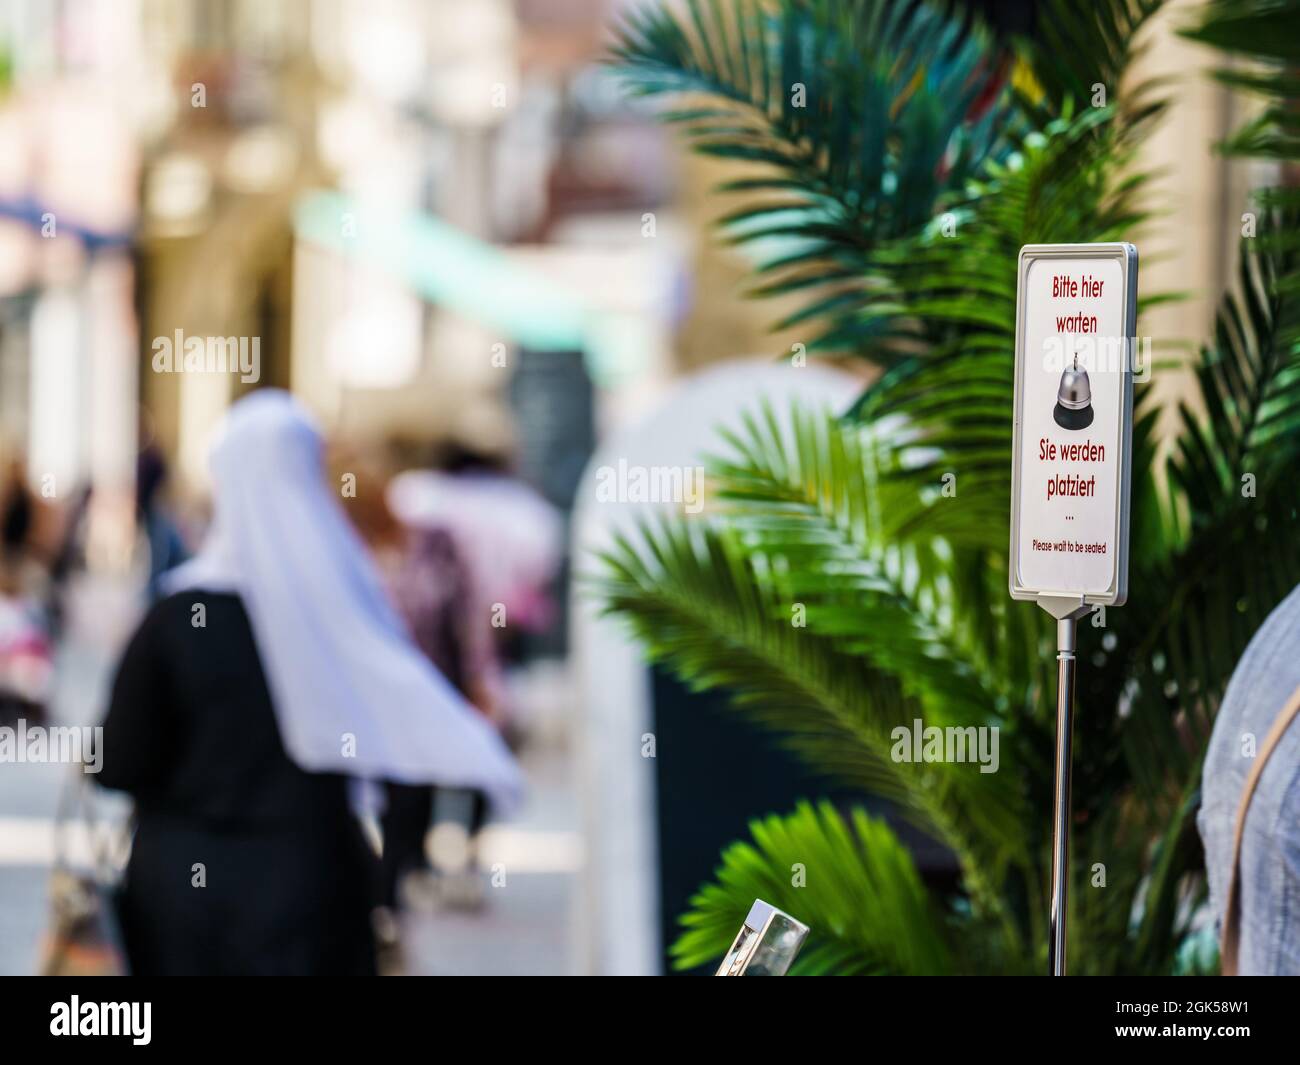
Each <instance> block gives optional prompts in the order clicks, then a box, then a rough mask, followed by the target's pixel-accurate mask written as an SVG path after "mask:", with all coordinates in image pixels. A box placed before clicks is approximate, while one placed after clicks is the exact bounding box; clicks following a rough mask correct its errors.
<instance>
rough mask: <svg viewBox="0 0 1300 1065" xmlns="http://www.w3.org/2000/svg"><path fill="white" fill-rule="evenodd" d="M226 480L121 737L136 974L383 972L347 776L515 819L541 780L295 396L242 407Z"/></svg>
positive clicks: (216, 462)
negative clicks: (401, 597) (414, 599)
mask: <svg viewBox="0 0 1300 1065" xmlns="http://www.w3.org/2000/svg"><path fill="white" fill-rule="evenodd" d="M212 475H213V482H214V503H215V513H214V518H213V528H212V529H211V531H210V534H209V538H208V540H207V542H206V543H205V545H204V547H203V549H202V550H201V551H200V552H199V554H198V555H197V556H196V557H195V558H194V559H193V560H191V561H190V562H188V563H186V564H185V565H183V566H181V567H180V568H179V569H177V570H176V571H174V573H173V574H171V576H170V577H169V578H168V580H167V581H166V582H165V587H166V588H167V590H168V591H169V594H168V595H167V596H166V598H164V599H162V600H161V601H160V602H159V603H157V604H156V605H155V606H154V607H153V609H152V610H151V611H150V612H149V614H148V615H147V616H146V618H145V620H144V621H143V623H142V624H141V626H140V628H139V630H138V631H137V632H136V634H135V636H134V638H133V639H132V640H131V643H130V645H129V646H128V648H127V650H126V653H125V655H124V657H123V660H122V663H121V665H120V667H119V671H118V676H117V679H116V682H115V684H114V688H113V695H112V701H111V705H110V708H109V712H108V716H107V719H106V721H105V725H104V736H103V751H104V757H103V769H102V772H101V774H100V777H99V779H100V782H101V783H102V784H105V785H106V786H108V787H112V788H119V789H122V790H125V791H128V792H130V793H131V794H132V795H133V796H134V797H135V799H136V812H137V829H136V833H135V841H134V845H133V849H132V854H131V859H130V862H129V864H128V867H127V873H126V884H125V897H124V904H123V918H124V920H123V924H124V931H125V936H126V943H127V952H128V956H129V958H130V961H131V965H132V970H133V971H134V972H143V973H364V972H372V971H374V949H373V938H372V932H371V927H370V923H369V921H370V908H371V904H372V902H373V901H374V899H373V883H374V882H373V879H372V873H373V870H372V868H371V864H370V863H371V861H372V857H373V856H372V855H371V854H370V852H369V851H368V848H367V847H366V845H365V843H364V840H363V837H362V835H361V832H360V830H359V826H358V823H357V821H356V819H355V818H354V817H353V816H352V812H351V810H350V808H349V807H350V804H349V799H348V794H349V789H348V786H347V785H348V778H349V777H351V778H356V779H361V780H387V781H396V782H399V783H406V784H428V783H432V782H441V783H447V784H454V785H459V786H472V787H476V788H480V789H482V790H483V791H484V792H485V793H486V794H487V795H488V796H489V797H490V799H491V801H492V802H493V804H494V805H496V806H503V807H504V806H509V805H512V804H513V803H514V802H515V801H516V800H517V799H518V797H519V795H520V792H521V779H520V776H519V773H518V770H517V768H516V766H515V764H514V761H513V759H512V758H511V757H510V755H509V753H508V752H507V751H506V749H505V747H504V745H503V744H502V743H501V741H500V739H499V738H498V736H497V735H496V734H495V732H494V731H493V730H492V729H491V728H490V727H488V726H487V725H486V724H485V723H484V722H483V721H482V719H481V718H480V717H479V715H478V714H477V713H476V712H475V711H474V710H473V709H472V708H471V707H469V706H468V705H467V704H466V703H465V701H464V699H462V698H461V697H460V695H459V694H458V693H457V692H456V691H455V689H454V688H453V687H452V686H451V685H450V684H449V683H448V682H447V681H446V680H445V679H444V678H443V677H441V676H440V675H439V674H438V672H437V671H436V670H435V669H434V668H433V667H432V666H431V665H430V664H429V663H428V661H427V660H426V659H425V658H424V656H423V655H421V654H420V653H419V651H418V649H417V648H416V647H415V646H414V644H413V643H412V642H411V640H410V638H409V636H408V635H407V633H406V630H405V627H404V625H403V623H402V622H401V620H400V619H399V617H398V616H397V613H396V612H395V611H394V610H393V608H392V606H391V605H390V603H389V601H388V599H387V597H386V595H385V593H384V591H383V588H382V586H381V582H380V579H379V576H378V574H377V573H376V571H375V568H374V566H373V564H372V563H371V561H370V560H369V558H368V557H367V555H366V552H365V550H364V547H363V545H362V543H361V541H360V540H359V539H358V537H357V535H356V533H355V532H354V530H353V529H352V528H351V526H350V525H349V524H348V522H347V520H346V518H345V516H344V513H343V510H342V508H341V506H340V504H339V502H338V498H337V496H336V495H335V494H334V491H333V490H332V489H331V487H330V486H329V485H328V484H327V482H326V479H325V472H324V467H323V461H322V448H321V440H320V436H319V434H318V432H317V430H316V428H315V427H314V425H313V424H312V422H311V420H310V419H309V418H308V416H307V415H306V414H305V413H304V412H303V411H302V409H301V408H300V407H299V405H298V404H297V403H296V402H295V401H294V400H292V399H291V398H290V397H288V396H287V395H286V394H284V393H282V392H278V391H275V390H262V391H259V392H257V393H254V394H253V395H252V396H250V397H247V398H245V399H243V400H241V401H239V402H238V403H237V404H235V406H234V407H233V408H232V409H231V411H230V413H229V415H228V417H227V420H226V424H225V427H224V432H223V433H222V435H221V436H220V438H219V439H218V442H217V444H216V446H215V447H214V449H213V454H212ZM353 793H354V795H355V789H354V792H353Z"/></svg>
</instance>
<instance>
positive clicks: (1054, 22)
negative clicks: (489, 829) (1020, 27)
mask: <svg viewBox="0 0 1300 1065" xmlns="http://www.w3.org/2000/svg"><path fill="white" fill-rule="evenodd" d="M1162 7H1164V0H1091V2H1090V3H1086V4H1080V3H1078V2H1077V0H1040V3H1039V4H1038V5H1037V7H1036V10H1035V23H1036V28H1035V33H1034V35H1033V38H1032V39H1027V40H1023V41H1021V42H1020V51H1021V54H1022V55H1023V56H1024V57H1025V58H1026V60H1027V61H1028V62H1029V64H1030V66H1031V67H1032V69H1033V72H1034V78H1035V80H1036V81H1037V82H1038V84H1039V85H1040V86H1041V87H1042V90H1043V92H1044V97H1045V98H1044V100H1043V101H1042V102H1041V103H1040V104H1039V105H1038V108H1037V110H1038V111H1039V112H1040V113H1041V114H1043V115H1045V116H1049V117H1050V116H1054V115H1056V114H1058V113H1059V111H1060V108H1061V107H1062V106H1063V105H1065V104H1066V102H1067V101H1073V102H1074V103H1076V104H1083V103H1087V102H1089V101H1091V100H1092V98H1093V95H1094V92H1095V88H1096V87H1097V86H1102V87H1104V88H1105V91H1106V102H1107V103H1118V105H1119V107H1120V116H1121V119H1122V123H1123V125H1124V126H1125V127H1126V128H1127V129H1128V130H1133V129H1135V128H1138V127H1140V126H1142V125H1143V124H1144V123H1146V122H1147V121H1148V120H1150V119H1152V118H1154V117H1156V116H1157V115H1159V113H1160V112H1161V111H1162V110H1163V108H1164V101H1163V100H1155V99H1152V92H1153V91H1154V90H1155V88H1156V87H1157V84H1158V83H1157V82H1154V81H1147V82H1143V83H1140V84H1137V85H1124V84H1123V81H1124V78H1125V77H1126V75H1127V73H1128V71H1129V68H1130V67H1131V65H1132V63H1133V60H1134V59H1135V58H1137V57H1138V56H1139V55H1140V54H1141V53H1142V51H1143V50H1144V49H1145V45H1144V43H1143V36H1142V33H1143V30H1144V29H1145V27H1146V26H1147V24H1148V23H1150V21H1151V19H1152V18H1153V17H1154V16H1155V15H1156V14H1157V13H1158V12H1159V11H1160V9H1161V8H1162Z"/></svg>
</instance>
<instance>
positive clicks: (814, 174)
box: [613, 0, 1013, 350]
mask: <svg viewBox="0 0 1300 1065" xmlns="http://www.w3.org/2000/svg"><path fill="white" fill-rule="evenodd" d="M684 6H685V12H684V13H683V14H681V15H677V14H675V13H674V12H672V11H671V10H669V9H668V8H667V7H664V8H658V7H653V8H646V9H644V10H642V11H641V12H639V13H638V14H635V15H632V16H630V17H629V18H628V19H627V20H626V21H625V23H624V25H623V27H622V29H621V33H620V39H619V42H618V44H617V45H616V46H615V48H614V49H613V57H614V59H615V60H616V61H617V63H618V67H619V70H620V73H621V74H622V76H623V77H624V78H625V79H626V81H627V83H628V84H629V85H630V87H631V89H632V90H633V91H634V92H636V93H638V94H641V95H645V96H659V95H686V96H688V97H692V96H694V97H699V98H701V99H699V100H698V101H691V100H689V99H688V101H687V103H686V106H684V107H682V108H680V109H677V110H670V111H667V112H665V113H664V114H663V117H664V118H665V119H666V120H667V121H670V122H674V123H677V124H678V125H680V126H681V127H682V128H683V130H684V132H685V135H686V137H687V139H688V141H689V143H690V145H691V147H692V148H693V150H695V151H697V152H700V153H702V154H705V155H711V156H717V157H721V158H725V159H733V160H739V161H742V162H745V163H750V164H753V165H754V166H755V167H756V172H755V174H754V176H752V177H746V178H743V179H740V180H736V181H731V182H728V183H726V184H724V185H723V186H721V188H720V189H719V191H721V192H724V193H744V194H746V196H747V197H749V199H748V200H747V202H746V203H745V205H744V206H743V207H741V208H739V209H737V210H735V211H733V212H731V213H730V214H728V215H726V216H725V217H724V218H723V219H721V225H722V227H723V229H724V231H725V233H726V235H727V236H728V238H729V239H730V240H732V241H733V242H735V243H738V244H744V245H747V246H750V247H751V248H752V249H753V250H754V251H755V253H756V254H757V255H758V256H759V258H760V261H761V266H760V274H761V276H762V277H763V282H762V284H761V286H760V287H759V289H758V290H757V292H758V294H761V295H772V294H776V293H779V292H792V291H806V292H808V293H809V295H808V296H807V303H806V305H805V307H804V309H803V310H801V311H800V312H799V313H798V314H797V315H795V316H793V317H792V318H790V319H787V320H786V322H784V323H781V324H783V325H791V324H794V323H796V322H799V321H807V320H810V319H812V318H815V317H821V316H826V315H829V316H830V317H832V318H835V317H837V315H838V313H839V312H840V311H843V310H848V309H851V308H852V307H853V306H854V305H855V303H856V302H857V301H858V300H859V298H860V290H861V275H862V272H863V265H864V258H865V253H866V252H867V251H868V250H870V249H871V248H873V247H875V246H877V245H878V244H880V243H881V242H882V241H887V240H889V239H891V238H893V237H896V236H899V235H902V234H909V233H912V232H915V231H916V230H917V229H918V228H919V227H920V226H921V225H923V224H924V223H925V222H926V221H927V220H928V219H929V218H930V216H931V214H932V212H933V211H934V207H935V203H936V202H937V200H938V199H939V198H940V197H941V196H942V195H944V194H946V193H948V192H951V191H953V190H958V189H961V188H962V187H963V186H964V184H965V182H966V181H967V180H968V179H969V178H970V177H971V176H973V175H974V174H975V173H976V172H977V171H978V169H979V168H980V166H981V165H982V164H983V163H984V161H985V160H986V159H988V158H990V157H994V156H996V155H997V154H999V153H1000V152H1001V151H1003V150H1004V149H1003V147H1002V145H1003V143H1004V141H1003V138H1004V137H1005V136H1006V135H1007V133H1008V132H1009V130H1010V129H1011V128H1012V127H1013V123H1012V122H1011V121H1010V115H1009V113H1008V112H1007V111H1006V110H1005V107H1004V106H1003V105H1002V104H1000V103H999V102H998V97H999V93H998V86H999V84H1000V78H999V76H998V74H997V72H996V69H995V66H996V64H995V57H994V55H993V53H992V51H991V46H990V44H989V41H988V38H987V34H986V33H985V32H984V31H983V30H982V29H981V28H979V27H977V26H963V25H962V24H961V23H958V22H955V21H954V20H952V19H950V18H948V17H946V16H945V15H943V14H942V13H941V12H939V11H937V10H934V9H932V8H930V7H929V6H927V5H925V4H895V3H889V2H887V0H779V2H777V3H771V4H768V3H761V2H759V0H714V2H705V0H687V3H686V4H685V5H684ZM697 104H698V105H697ZM904 145H905V146H906V150H903V146H904ZM832 342H833V343H834V344H835V345H837V346H842V345H843V344H844V343H846V338H844V337H843V336H836V337H834V338H833V340H832V335H831V333H830V331H823V334H822V335H818V336H816V337H814V338H813V339H812V340H811V341H810V343H809V345H808V347H809V349H810V350H813V349H816V348H820V347H827V346H830V345H831V344H832Z"/></svg>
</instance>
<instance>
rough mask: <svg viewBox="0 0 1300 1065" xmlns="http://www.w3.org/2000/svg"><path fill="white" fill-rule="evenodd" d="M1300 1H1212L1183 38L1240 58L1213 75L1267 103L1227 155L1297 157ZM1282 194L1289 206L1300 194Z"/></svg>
mask: <svg viewBox="0 0 1300 1065" xmlns="http://www.w3.org/2000/svg"><path fill="white" fill-rule="evenodd" d="M1297 25H1300V0H1212V2H1211V3H1208V4H1206V5H1205V6H1204V7H1202V8H1201V9H1200V10H1199V11H1198V12H1197V21H1196V22H1195V23H1194V24H1193V25H1191V26H1188V27H1185V28H1184V29H1183V30H1182V31H1181V32H1182V34H1183V36H1185V37H1188V38H1190V39H1192V40H1194V41H1200V42H1201V43H1202V44H1207V45H1210V46H1211V47H1213V48H1217V49H1218V50H1219V51H1220V52H1224V53H1227V54H1228V55H1231V56H1234V57H1236V58H1237V59H1238V60H1244V61H1245V65H1243V64H1242V63H1241V62H1238V63H1237V64H1235V65H1233V66H1230V67H1220V68H1218V69H1217V70H1216V71H1215V72H1214V74H1215V77H1216V78H1217V79H1218V80H1219V81H1221V82H1223V83H1224V84H1225V85H1230V86H1232V87H1234V88H1237V89H1242V90H1245V91H1246V92H1248V93H1251V94H1253V95H1259V96H1262V97H1264V99H1265V100H1266V107H1265V110H1264V112H1263V113H1262V114H1260V115H1259V116H1257V117H1256V118H1254V119H1252V120H1251V121H1250V122H1249V123H1247V124H1246V126H1245V127H1244V128H1242V129H1241V130H1239V131H1237V132H1236V133H1235V134H1234V135H1233V136H1231V137H1229V138H1228V139H1227V140H1226V141H1225V142H1224V144H1223V145H1222V147H1223V150H1224V151H1225V152H1227V153H1228V154H1230V155H1245V156H1254V157H1259V158H1269V159H1283V160H1296V159H1300V114H1297V112H1296V110H1295V101H1296V100H1297V99H1298V98H1300V73H1298V72H1297V71H1298V68H1300V33H1297V31H1296V26H1297ZM1279 191H1285V192H1286V194H1287V195H1286V197H1285V198H1286V199H1287V200H1288V201H1289V202H1290V203H1292V204H1294V203H1296V202H1297V197H1298V196H1300V194H1298V193H1297V191H1296V190H1295V189H1288V190H1279Z"/></svg>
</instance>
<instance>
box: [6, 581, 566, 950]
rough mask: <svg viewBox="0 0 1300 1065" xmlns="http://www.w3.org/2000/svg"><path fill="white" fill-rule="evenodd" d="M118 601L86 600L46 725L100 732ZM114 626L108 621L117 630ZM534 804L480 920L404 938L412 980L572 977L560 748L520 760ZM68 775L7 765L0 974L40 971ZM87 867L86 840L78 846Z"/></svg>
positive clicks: (499, 846) (502, 849) (113, 813)
mask: <svg viewBox="0 0 1300 1065" xmlns="http://www.w3.org/2000/svg"><path fill="white" fill-rule="evenodd" d="M120 601H121V600H120V596H115V595H114V594H113V593H111V592H110V593H102V594H101V593H87V597H85V598H83V599H82V601H81V603H80V607H79V609H78V613H77V615H76V616H74V617H73V618H72V621H71V624H70V630H71V632H72V635H71V637H70V639H69V640H68V641H66V642H65V644H64V646H63V647H62V649H61V650H60V655H59V662H58V688H57V691H56V695H55V699H54V714H53V720H52V721H51V722H50V723H51V724H57V725H82V724H94V723H95V721H96V720H97V719H98V717H99V715H100V714H101V713H102V707H103V705H104V693H105V691H106V687H107V683H108V678H109V670H110V669H111V668H112V660H113V659H112V653H111V651H110V650H109V649H108V647H109V646H110V645H112V644H115V643H116V640H117V639H118V638H119V634H120V630H122V629H124V628H125V626H126V625H128V624H129V620H130V619H129V611H127V610H124V609H123V608H122V607H121V605H120ZM109 619H112V620H111V621H110V620H109ZM522 762H523V764H524V769H525V772H526V774H527V776H528V780H529V788H530V790H529V800H528V803H527V806H526V808H525V809H524V811H523V812H522V814H521V815H520V816H519V817H518V818H517V819H516V820H515V821H512V822H510V823H509V824H505V825H499V826H498V825H493V826H489V828H488V829H487V830H486V831H487V835H486V836H485V839H484V844H483V849H484V854H483V856H482V864H483V866H484V867H485V868H490V867H491V866H492V865H493V864H496V863H500V864H501V865H502V866H503V867H504V869H505V873H506V880H505V884H504V885H503V886H500V887H491V886H489V887H487V888H486V891H485V905H484V906H483V908H482V909H480V910H477V911H472V912H462V911H455V910H449V909H437V910H430V911H428V912H422V913H419V914H416V915H414V916H412V917H410V918H409V919H408V921H407V922H406V924H405V926H404V928H403V939H404V943H405V951H406V965H407V969H408V971H410V972H411V973H412V974H429V975H460V974H465V975H483V974H503V975H504V974H512V975H525V974H528V975H531V974H563V973H565V972H566V971H567V966H568V946H569V937H570V921H571V912H570V891H571V888H572V885H573V882H574V877H575V872H576V870H577V868H578V866H579V864H580V862H581V852H580V846H579V840H578V837H577V834H576V824H577V812H576V803H575V797H574V793H573V787H572V772H571V769H570V764H569V763H570V759H569V756H568V754H567V751H566V750H565V749H564V747H563V746H562V745H561V744H560V743H557V742H555V740H554V735H553V734H552V739H551V740H550V741H549V742H546V743H544V744H540V745H534V746H533V747H531V748H530V749H529V750H528V751H527V752H525V753H524V754H523V756H522ZM68 776H69V768H68V767H67V766H66V765H49V764H35V765H33V764H10V763H5V764H0V975H5V976H8V975H21V974H25V973H31V972H33V970H34V965H35V959H36V957H37V952H38V947H39V943H40V939H41V936H42V935H43V933H44V931H45V928H46V925H47V906H48V901H47V897H46V889H47V879H48V875H49V867H50V862H51V860H52V856H53V833H52V829H53V825H54V818H55V813H56V810H57V807H58V801H59V796H60V791H61V788H62V786H63V784H64V782H65V781H66V780H67V779H68ZM95 798H96V810H97V812H98V813H99V814H100V815H101V816H103V817H105V818H106V819H109V818H111V819H115V820H118V821H120V819H121V818H122V817H123V816H124V815H125V812H126V808H127V807H126V803H125V802H123V801H121V800H120V799H118V797H116V796H113V795H110V794H107V793H103V792H97V793H96V796H95ZM72 850H73V854H74V858H84V857H85V854H86V851H87V847H86V846H85V841H84V840H83V839H77V838H74V839H73V841H72Z"/></svg>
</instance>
